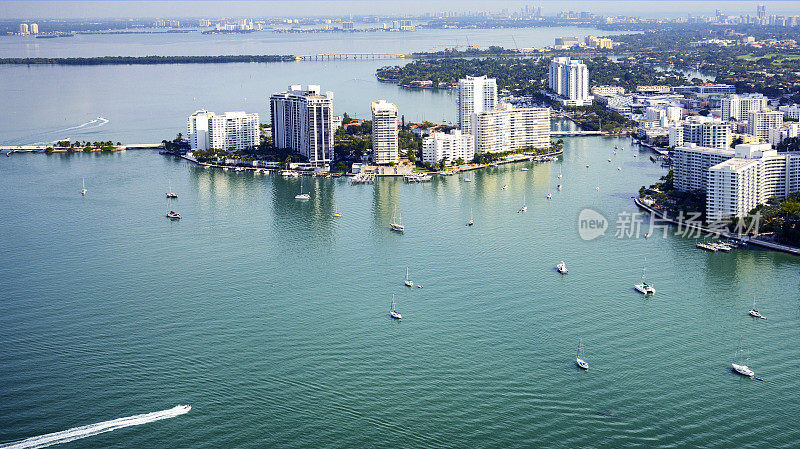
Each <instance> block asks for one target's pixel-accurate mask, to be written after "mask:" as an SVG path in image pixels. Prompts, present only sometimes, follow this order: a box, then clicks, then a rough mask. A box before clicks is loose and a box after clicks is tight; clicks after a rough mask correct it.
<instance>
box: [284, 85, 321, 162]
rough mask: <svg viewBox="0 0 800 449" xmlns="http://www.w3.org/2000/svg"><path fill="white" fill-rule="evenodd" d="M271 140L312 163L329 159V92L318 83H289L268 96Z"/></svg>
mask: <svg viewBox="0 0 800 449" xmlns="http://www.w3.org/2000/svg"><path fill="white" fill-rule="evenodd" d="M269 100H270V118H271V123H272V141H273V144H274V146H275V147H276V148H287V149H291V150H292V151H293V152H295V153H299V154H302V155H303V156H305V157H306V158H308V161H309V162H310V163H311V164H313V165H315V166H324V165H327V164H330V163H331V162H332V161H333V134H334V133H335V132H336V129H334V127H333V92H326V93H325V95H322V94H321V93H320V86H317V85H309V86H308V89H305V90H304V89H303V88H302V86H300V85H297V84H295V85H291V86H289V90H288V91H287V92H280V93H275V94H272V96H270V99H269Z"/></svg>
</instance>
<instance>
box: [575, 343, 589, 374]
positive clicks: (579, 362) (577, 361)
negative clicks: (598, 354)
mask: <svg viewBox="0 0 800 449" xmlns="http://www.w3.org/2000/svg"><path fill="white" fill-rule="evenodd" d="M582 346H583V344H582V342H581V338H580V337H578V353H577V354H576V355H575V364H576V365H578V367H579V368H581V369H585V370H588V369H589V364H588V363H586V362H585V361H584V360H583V359H582V358H581V347H582Z"/></svg>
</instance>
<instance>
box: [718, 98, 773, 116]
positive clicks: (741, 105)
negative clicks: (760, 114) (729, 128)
mask: <svg viewBox="0 0 800 449" xmlns="http://www.w3.org/2000/svg"><path fill="white" fill-rule="evenodd" d="M766 107H767V97H765V96H764V95H762V94H749V95H735V94H734V95H728V96H726V97H725V98H723V99H722V121H723V122H727V121H729V120H730V119H732V118H733V119H736V120H738V121H743V120H747V118H748V114H749V113H750V111H760V110H762V109H765V108H766Z"/></svg>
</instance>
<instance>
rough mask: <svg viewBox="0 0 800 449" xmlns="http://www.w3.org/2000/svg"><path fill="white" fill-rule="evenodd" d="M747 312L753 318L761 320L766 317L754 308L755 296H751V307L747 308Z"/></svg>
mask: <svg viewBox="0 0 800 449" xmlns="http://www.w3.org/2000/svg"><path fill="white" fill-rule="evenodd" d="M747 313H748V314H749V315H750V316H751V317H753V318H760V319H762V320H766V319H767V317H765V316H764V315H762V314H761V313H760V312H759V311H758V310H756V298H753V308H752V309H750V310H748V311H747Z"/></svg>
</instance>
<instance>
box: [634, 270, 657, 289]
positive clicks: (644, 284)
mask: <svg viewBox="0 0 800 449" xmlns="http://www.w3.org/2000/svg"><path fill="white" fill-rule="evenodd" d="M633 288H635V289H636V291H637V292H639V293H641V294H643V295H652V294H655V292H656V289H655V288H653V286H652V285H650V284H648V283H647V281H646V280H645V268H644V267H642V282H641V283H640V284H635V285H634V286H633Z"/></svg>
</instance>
